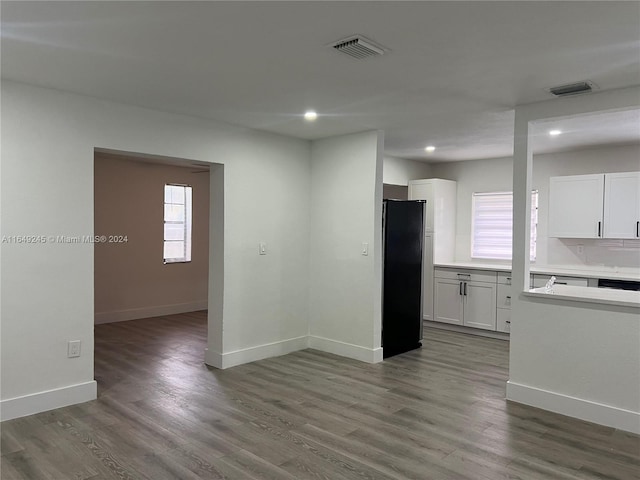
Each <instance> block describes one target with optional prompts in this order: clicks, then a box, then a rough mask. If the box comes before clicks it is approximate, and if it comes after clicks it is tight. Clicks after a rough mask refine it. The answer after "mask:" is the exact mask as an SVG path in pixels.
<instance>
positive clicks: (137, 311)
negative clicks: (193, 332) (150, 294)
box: [94, 300, 208, 325]
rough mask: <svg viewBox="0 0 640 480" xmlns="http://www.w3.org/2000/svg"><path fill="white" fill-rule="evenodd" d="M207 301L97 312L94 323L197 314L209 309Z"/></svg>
mask: <svg viewBox="0 0 640 480" xmlns="http://www.w3.org/2000/svg"><path fill="white" fill-rule="evenodd" d="M207 304H208V302H207V300H200V301H198V302H187V303H173V304H170V305H157V306H152V307H140V308H130V309H128V310H118V311H115V312H97V313H96V314H95V316H94V323H95V324H96V325H97V324H101V323H113V322H125V321H127V320H137V319H139V318H149V317H161V316H163V315H175V314H176V313H186V312H196V311H198V310H206V309H207Z"/></svg>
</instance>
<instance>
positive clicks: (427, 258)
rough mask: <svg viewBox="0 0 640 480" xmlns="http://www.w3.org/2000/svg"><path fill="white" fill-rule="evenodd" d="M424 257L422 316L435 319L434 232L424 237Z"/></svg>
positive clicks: (426, 318) (425, 318)
mask: <svg viewBox="0 0 640 480" xmlns="http://www.w3.org/2000/svg"><path fill="white" fill-rule="evenodd" d="M423 252H424V254H423V259H422V292H423V293H422V318H423V319H424V320H433V234H427V235H425V237H424V246H423Z"/></svg>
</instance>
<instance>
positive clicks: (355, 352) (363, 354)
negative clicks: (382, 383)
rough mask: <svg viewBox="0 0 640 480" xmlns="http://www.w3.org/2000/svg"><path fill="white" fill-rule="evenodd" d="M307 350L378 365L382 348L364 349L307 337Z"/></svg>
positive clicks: (334, 341)
mask: <svg viewBox="0 0 640 480" xmlns="http://www.w3.org/2000/svg"><path fill="white" fill-rule="evenodd" d="M309 348H315V349H316V350H321V351H323V352H327V353H333V354H335V355H340V356H342V357H347V358H353V359H354V360H360V361H361V362H367V363H378V362H381V361H382V347H378V348H366V347H361V346H360V345H353V344H351V343H344V342H339V341H338V340H331V339H329V338H323V337H316V336H314V335H309Z"/></svg>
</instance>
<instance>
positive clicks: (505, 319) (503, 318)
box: [496, 308, 511, 333]
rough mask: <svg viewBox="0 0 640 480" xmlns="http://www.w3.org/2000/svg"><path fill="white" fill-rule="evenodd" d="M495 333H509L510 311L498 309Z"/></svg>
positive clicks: (508, 309)
mask: <svg viewBox="0 0 640 480" xmlns="http://www.w3.org/2000/svg"><path fill="white" fill-rule="evenodd" d="M496 331H498V332H503V333H511V309H510V308H499V309H498V315H497V318H496Z"/></svg>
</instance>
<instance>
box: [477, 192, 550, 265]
mask: <svg viewBox="0 0 640 480" xmlns="http://www.w3.org/2000/svg"><path fill="white" fill-rule="evenodd" d="M497 196H508V197H510V204H511V210H510V212H511V216H510V221H511V225H510V229H509V230H508V231H509V238H510V240H511V242H510V247H509V255H508V256H507V255H504V254H503V255H493V256H492V255H482V254H480V253H479V252H478V251H477V250H478V249H477V248H476V247H477V246H478V245H477V242H476V238H477V236H476V231H477V228H478V227H477V225H476V223H477V220H478V218H477V215H476V201H477V199H479V198H481V197H497ZM538 202H539V192H538V190H532V191H531V237H530V246H529V261H531V262H535V261H536V257H537V238H538ZM502 220H504V219H502ZM505 238H507V236H506V235H505ZM470 250H471V252H470V255H471V258H472V259H478V260H498V261H508V260H513V191H494V192H474V193H473V194H472V196H471V248H470Z"/></svg>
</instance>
